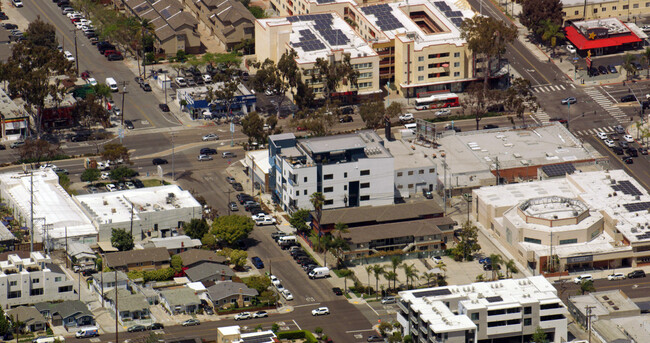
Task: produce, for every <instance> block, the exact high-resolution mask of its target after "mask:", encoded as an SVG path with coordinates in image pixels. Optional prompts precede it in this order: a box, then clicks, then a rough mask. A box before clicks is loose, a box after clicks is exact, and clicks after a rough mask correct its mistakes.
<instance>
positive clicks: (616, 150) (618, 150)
mask: <svg viewBox="0 0 650 343" xmlns="http://www.w3.org/2000/svg"><path fill="white" fill-rule="evenodd" d="M612 150H613V151H614V153H615V154H616V155H623V148H621V147H620V146H615V147H613V148H612Z"/></svg>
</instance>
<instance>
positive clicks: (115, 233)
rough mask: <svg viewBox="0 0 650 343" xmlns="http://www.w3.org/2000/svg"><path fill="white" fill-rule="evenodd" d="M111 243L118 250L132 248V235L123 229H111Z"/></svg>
mask: <svg viewBox="0 0 650 343" xmlns="http://www.w3.org/2000/svg"><path fill="white" fill-rule="evenodd" d="M111 245H112V246H113V247H114V248H117V250H119V251H128V250H132V249H133V246H134V244H133V235H131V233H130V232H127V231H126V230H124V229H113V230H112V231H111Z"/></svg>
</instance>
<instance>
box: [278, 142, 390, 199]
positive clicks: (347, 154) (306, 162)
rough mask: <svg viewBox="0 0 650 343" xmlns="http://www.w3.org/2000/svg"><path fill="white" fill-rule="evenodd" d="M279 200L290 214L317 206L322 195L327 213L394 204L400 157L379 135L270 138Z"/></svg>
mask: <svg viewBox="0 0 650 343" xmlns="http://www.w3.org/2000/svg"><path fill="white" fill-rule="evenodd" d="M269 146H270V148H269V154H270V155H269V156H270V158H269V162H270V164H271V177H270V178H269V179H270V180H271V182H272V183H273V184H272V185H271V187H270V188H271V189H272V190H273V197H274V200H275V201H276V202H278V203H280V204H281V206H282V208H283V209H284V210H287V211H293V210H297V209H300V208H312V205H311V202H310V200H309V199H310V196H311V195H312V194H313V193H315V192H321V193H322V194H323V196H324V197H325V203H324V205H323V209H331V208H339V207H356V206H379V205H389V204H392V203H393V202H394V189H395V186H394V185H395V182H394V158H393V156H392V155H391V153H390V152H389V151H388V150H387V149H386V148H385V147H384V145H383V140H382V139H381V138H380V137H379V136H378V135H377V134H376V133H375V132H374V131H370V130H367V131H360V132H357V133H352V134H345V135H336V136H327V137H314V138H305V139H301V140H297V139H296V137H295V136H294V135H293V134H292V133H287V134H279V135H273V136H271V137H269Z"/></svg>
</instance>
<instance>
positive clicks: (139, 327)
mask: <svg viewBox="0 0 650 343" xmlns="http://www.w3.org/2000/svg"><path fill="white" fill-rule="evenodd" d="M126 331H128V332H138V331H147V327H145V326H144V325H133V326H130V327H129V328H128V329H126Z"/></svg>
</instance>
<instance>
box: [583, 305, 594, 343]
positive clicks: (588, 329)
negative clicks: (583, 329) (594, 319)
mask: <svg viewBox="0 0 650 343" xmlns="http://www.w3.org/2000/svg"><path fill="white" fill-rule="evenodd" d="M594 307H596V306H589V305H587V306H585V310H586V312H587V331H588V332H589V340H588V341H587V342H589V343H591V309H592V308H594Z"/></svg>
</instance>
